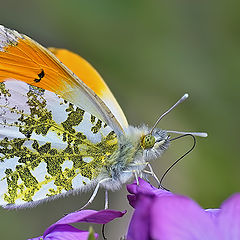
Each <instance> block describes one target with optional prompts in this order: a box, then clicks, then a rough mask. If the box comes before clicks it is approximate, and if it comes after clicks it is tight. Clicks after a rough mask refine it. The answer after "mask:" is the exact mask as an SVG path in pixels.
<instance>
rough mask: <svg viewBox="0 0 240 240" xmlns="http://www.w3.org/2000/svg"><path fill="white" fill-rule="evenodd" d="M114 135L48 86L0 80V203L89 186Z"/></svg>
mask: <svg viewBox="0 0 240 240" xmlns="http://www.w3.org/2000/svg"><path fill="white" fill-rule="evenodd" d="M117 141H118V140H117V136H116V134H115V133H114V131H113V130H112V128H111V127H109V126H107V125H106V124H104V123H103V122H102V121H101V120H100V119H97V118H96V117H95V116H93V115H91V114H90V113H88V112H86V111H84V110H83V109H80V108H79V107H78V106H75V105H74V104H72V103H70V102H68V101H66V100H64V99H62V98H61V97H59V96H58V95H56V94H55V93H53V92H51V91H48V90H44V89H42V88H38V87H35V86H32V85H29V84H27V83H25V82H22V81H16V80H9V81H6V82H2V83H0V204H1V205H5V206H6V207H9V206H10V207H18V206H22V205H24V204H25V205H26V204H27V206H28V205H29V203H30V205H31V203H37V202H39V201H41V200H44V199H49V198H51V197H52V198H53V197H55V196H59V195H61V194H64V193H69V192H71V191H74V190H79V189H80V190H81V189H83V188H84V187H89V185H91V184H92V183H93V182H94V181H95V180H96V179H97V177H98V176H99V174H100V173H101V171H102V170H103V167H104V165H105V164H106V161H107V159H108V156H109V155H112V154H113V152H114V151H116V150H117V148H118V144H117Z"/></svg>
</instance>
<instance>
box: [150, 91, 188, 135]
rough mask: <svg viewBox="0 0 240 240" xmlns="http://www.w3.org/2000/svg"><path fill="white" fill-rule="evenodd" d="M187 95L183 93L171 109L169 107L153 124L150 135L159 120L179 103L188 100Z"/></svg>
mask: <svg viewBox="0 0 240 240" xmlns="http://www.w3.org/2000/svg"><path fill="white" fill-rule="evenodd" d="M188 96H189V95H188V93H185V94H184V95H183V96H182V97H181V98H180V99H179V100H178V101H177V102H176V103H175V104H174V105H173V106H172V107H170V108H169V109H168V110H167V111H166V112H165V113H163V114H162V115H161V116H160V117H159V118H158V120H157V121H156V122H155V124H154V125H153V127H152V129H151V131H150V134H152V132H153V130H154V128H155V127H156V126H157V125H158V123H159V122H160V120H161V119H162V118H163V117H165V116H166V115H167V114H168V113H170V112H171V111H172V110H173V109H174V108H175V107H176V106H177V105H179V104H180V103H182V102H183V101H185V100H186V99H187V98H188Z"/></svg>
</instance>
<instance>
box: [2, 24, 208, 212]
mask: <svg viewBox="0 0 240 240" xmlns="http://www.w3.org/2000/svg"><path fill="white" fill-rule="evenodd" d="M186 98H187V95H186V94H185V95H184V97H183V98H181V99H180V100H179V101H178V102H177V104H179V103H180V102H182V101H183V100H185V99H186ZM177 104H175V105H174V106H173V107H175V106H176V105H177ZM173 107H172V108H173ZM172 108H171V109H172ZM171 109H170V110H171ZM163 116H164V114H163V115H162V117H163ZM159 120H160V119H159ZM159 120H158V121H159ZM158 121H157V122H156V124H157V123H158ZM156 124H155V125H156ZM169 132H171V131H166V130H161V129H157V128H156V126H154V127H153V128H152V129H150V128H149V127H147V126H145V125H143V126H142V127H138V128H137V127H133V126H129V125H128V122H127V120H126V117H125V115H124V113H123V111H122V109H121V108H120V106H119V104H118V103H117V101H116V99H115V98H114V96H113V94H112V93H111V91H110V89H109V88H108V86H107V85H106V83H105V82H104V80H103V79H102V77H101V76H100V75H99V73H98V72H97V71H96V70H95V69H94V68H93V67H92V66H91V65H90V64H89V63H88V62H87V61H86V60H84V59H83V58H82V57H80V56H79V55H77V54H75V53H72V52H70V51H68V50H65V49H56V48H48V49H47V48H44V47H43V46H41V45H40V44H38V43H37V42H35V41H34V40H32V39H31V38H29V37H27V36H26V35H23V34H19V33H18V32H17V31H15V30H10V29H8V28H6V27H4V26H0V205H2V206H3V207H5V208H17V207H29V206H33V205H35V204H38V203H40V202H42V201H45V200H49V199H54V198H56V197H59V196H63V195H66V194H69V193H72V192H82V191H84V190H88V189H91V188H93V187H95V190H94V192H93V195H92V197H91V198H90V200H89V201H88V203H87V204H89V203H91V202H92V200H93V199H94V197H95V195H96V194H97V191H98V189H99V187H100V186H101V187H103V188H104V189H106V192H107V191H108V190H117V189H119V188H120V187H121V185H122V184H124V183H126V182H127V181H128V180H129V179H131V178H132V177H136V179H137V177H138V176H142V175H144V174H150V175H152V176H155V175H154V172H153V171H152V168H151V166H150V164H149V161H150V160H152V159H154V158H157V157H159V156H160V155H162V153H163V152H164V151H165V150H166V149H167V148H168V146H169V144H170V137H169ZM178 133H181V132H178ZM193 134H194V133H193ZM196 135H200V136H203V135H204V133H199V134H198V133H196ZM147 167H149V170H146V168H147ZM87 204H86V205H87ZM86 205H85V206H86ZM106 205H107V202H106Z"/></svg>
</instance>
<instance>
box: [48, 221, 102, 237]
mask: <svg viewBox="0 0 240 240" xmlns="http://www.w3.org/2000/svg"><path fill="white" fill-rule="evenodd" d="M88 235H89V232H87V231H82V230H79V229H77V228H75V227H73V226H71V225H66V224H62V225H57V226H56V227H55V228H54V231H52V232H50V233H49V234H47V235H46V236H45V238H44V240H87V239H88ZM97 237H98V234H95V238H97Z"/></svg>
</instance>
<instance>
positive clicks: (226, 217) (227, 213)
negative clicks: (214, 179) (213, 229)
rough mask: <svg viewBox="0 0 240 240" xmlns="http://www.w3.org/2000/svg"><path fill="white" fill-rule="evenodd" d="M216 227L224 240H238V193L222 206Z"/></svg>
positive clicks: (239, 200)
mask: <svg viewBox="0 0 240 240" xmlns="http://www.w3.org/2000/svg"><path fill="white" fill-rule="evenodd" d="M218 227H219V229H220V231H221V233H222V235H223V239H224V240H239V239H240V193H237V194H234V195H233V196H231V197H230V198H228V199H227V200H226V201H225V202H224V203H223V204H222V206H221V210H220V213H219V217H218Z"/></svg>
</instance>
